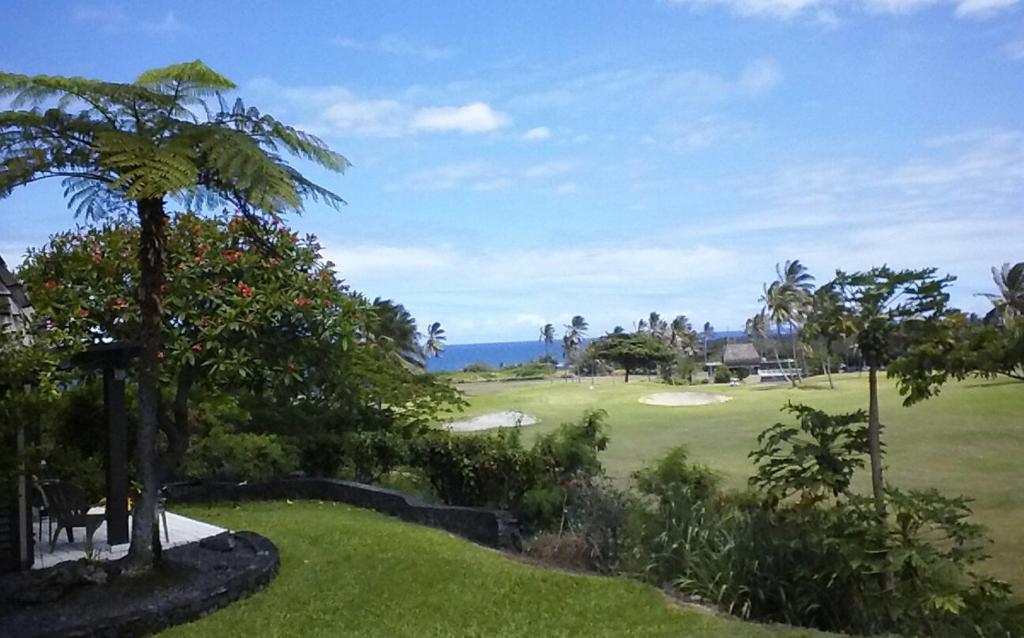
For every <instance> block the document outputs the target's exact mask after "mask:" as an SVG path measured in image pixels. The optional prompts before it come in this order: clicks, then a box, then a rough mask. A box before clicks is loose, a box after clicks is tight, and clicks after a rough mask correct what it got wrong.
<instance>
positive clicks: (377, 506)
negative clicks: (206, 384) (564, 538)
mask: <svg viewBox="0 0 1024 638" xmlns="http://www.w3.org/2000/svg"><path fill="white" fill-rule="evenodd" d="M165 493H166V495H167V498H168V500H169V501H171V502H178V503H212V502H218V501H219V502H223V501H228V502H230V501H243V500H280V499H289V498H290V499H309V500H320V501H335V502H339V503H347V504H349V505H355V506H356V507H363V508H366V509H372V510H376V511H378V512H381V513H383V514H390V515H391V516H395V517H397V518H400V519H402V520H404V521H408V522H410V523H418V524H420V525H427V526H430V527H437V528H440V529H443V530H446V531H449V532H451V533H453V534H457V535H459V536H461V537H463V538H465V539H467V540H471V541H473V542H475V543H480V544H481V545H487V546H489V547H497V548H500V549H520V548H521V538H520V533H519V522H518V521H517V520H516V519H515V517H514V516H512V514H511V513H509V512H506V511H504V510H495V509H485V508H480V507H457V506H454V505H433V504H430V503H427V502H425V501H423V499H421V498H419V497H416V496H412V495H411V494H405V493H404V492H399V491H396V490H391V489H387V488H383V487H377V486H375V485H367V484H365V483H356V482H354V481H342V480H338V479H317V478H291V479H278V480H272V481H266V482H261V483H230V482H222V481H207V482H194V483H176V484H172V485H168V486H167V487H166V488H165Z"/></svg>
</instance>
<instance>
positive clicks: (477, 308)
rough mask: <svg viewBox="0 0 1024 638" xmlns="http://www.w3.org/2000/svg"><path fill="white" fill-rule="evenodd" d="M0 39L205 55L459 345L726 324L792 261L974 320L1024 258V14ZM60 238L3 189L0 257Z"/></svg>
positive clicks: (877, 4) (87, 58) (107, 69)
mask: <svg viewBox="0 0 1024 638" xmlns="http://www.w3.org/2000/svg"><path fill="white" fill-rule="evenodd" d="M292 4H295V5H301V6H300V7H298V8H296V7H294V6H289V5H292ZM0 37H2V39H3V42H4V46H3V47H2V48H0V68H2V69H4V70H8V71H14V72H19V73H30V74H35V73H48V74H62V75H82V76H88V77H98V78H104V79H110V80H119V81H128V80H131V79H133V78H134V77H135V76H137V75H138V74H139V73H140V72H142V71H144V70H146V69H148V68H152V67H156V66H162V65H166V64H170V63H174V62H180V61H185V60H191V59H195V58H200V59H202V60H203V61H204V62H206V63H207V64H209V65H210V66H212V67H213V68H215V69H216V70H218V71H220V72H221V73H223V74H225V75H227V76H228V77H230V78H232V79H233V80H234V81H235V82H237V83H238V85H239V94H240V95H241V96H242V97H244V98H245V99H246V100H247V101H248V102H251V103H253V104H255V105H257V106H259V107H260V108H261V109H263V110H265V111H267V112H270V113H273V114H274V115H276V116H278V117H279V118H281V119H283V120H285V121H287V122H289V123H292V124H295V125H298V126H301V127H304V128H305V129H307V130H309V131H311V132H314V133H316V134H318V135H320V136H321V137H323V138H324V139H325V140H326V141H328V142H329V143H330V144H331V145H332V146H333V147H334V148H335V149H337V150H338V151H340V152H342V153H343V154H345V155H346V156H347V157H348V158H349V159H350V160H351V161H352V162H353V164H354V167H353V168H352V169H351V170H350V171H349V172H348V173H346V174H345V175H344V176H336V175H323V174H319V173H317V172H315V171H313V172H312V174H313V176H314V177H318V178H320V179H321V181H322V183H323V184H324V185H326V186H328V187H330V188H332V189H333V190H335V191H336V192H338V193H339V194H341V195H342V196H343V197H345V198H346V199H347V200H348V202H349V205H348V206H347V207H345V208H344V209H343V210H342V211H340V212H334V211H331V210H324V209H321V208H319V207H317V206H316V205H312V206H311V207H310V209H309V210H308V212H307V214H306V215H305V216H303V217H302V218H298V219H295V220H294V222H295V225H296V226H297V227H298V228H300V229H301V230H303V231H307V232H313V233H316V234H317V235H318V236H319V237H320V238H321V240H322V242H323V243H324V244H325V245H326V253H327V255H328V256H329V257H330V258H331V259H332V260H334V261H335V262H336V263H338V264H339V270H340V272H341V274H342V276H343V277H345V278H346V279H347V280H348V281H349V283H351V284H352V285H353V286H354V287H355V288H356V289H358V290H360V291H363V292H364V293H366V294H367V295H369V296H371V297H373V296H378V295H379V296H383V297H391V298H394V299H396V300H398V301H401V302H403V303H404V304H405V305H406V306H407V307H408V308H409V309H410V310H411V312H412V313H413V314H414V315H415V316H416V317H417V318H418V319H419V320H420V322H421V324H426V323H428V322H431V321H441V322H442V324H443V325H444V326H445V327H446V329H447V331H448V335H449V340H450V341H451V342H453V343H468V342H479V341H502V340H513V339H533V338H536V335H537V330H538V327H539V326H540V325H541V324H543V323H545V322H552V323H555V324H556V325H557V324H561V323H565V322H567V321H568V319H569V317H571V316H572V315H574V314H582V315H584V316H585V317H586V318H587V319H588V320H589V321H590V324H591V326H592V332H594V333H600V332H603V331H605V330H610V329H611V328H612V327H613V326H615V325H616V324H621V325H623V326H626V327H629V326H631V325H632V323H633V322H634V321H635V320H636V319H638V318H639V317H641V316H644V315H646V314H647V313H648V312H649V311H651V310H657V311H659V312H661V314H662V315H665V316H674V315H676V314H680V313H683V314H686V315H688V316H689V317H690V318H691V319H692V320H693V322H694V323H695V324H698V325H699V324H701V323H703V322H704V321H705V320H710V321H711V322H712V323H713V324H714V325H715V326H716V327H718V328H720V329H739V328H742V325H743V321H744V319H745V318H746V317H749V316H750V315H752V314H753V313H755V312H756V311H757V310H758V304H757V297H758V295H759V293H760V289H761V284H762V282H764V281H767V280H770V279H771V278H772V277H773V276H774V265H775V263H776V262H779V261H784V260H786V259H800V260H801V261H803V262H804V263H805V264H807V265H808V266H809V267H810V268H811V270H812V272H813V273H814V274H816V275H817V276H818V278H819V280H820V281H825V280H827V279H828V278H829V277H830V275H831V273H833V272H834V270H835V269H836V268H843V269H858V268H867V267H870V266H872V265H880V264H882V263H888V264H890V265H893V266H897V267H921V266H928V265H931V266H937V267H939V268H941V269H943V270H944V271H947V272H950V273H952V274H955V275H958V276H959V278H960V280H959V282H958V284H957V286H956V289H955V294H954V301H955V302H956V303H957V304H958V305H959V306H961V307H963V308H966V309H969V310H976V311H981V310H984V309H985V306H986V303H987V302H986V301H985V300H984V299H981V298H979V297H976V296H975V293H978V292H983V291H988V290H991V289H992V288H993V285H992V283H991V279H990V277H991V275H990V272H989V268H990V267H991V266H993V265H996V264H1001V263H1003V262H1006V261H1014V262H1016V261H1020V260H1022V259H1024V215H1022V210H1021V208H1022V207H1021V204H1022V203H1024V108H1022V105H1024V99H1022V98H1024V83H1022V79H1024V7H1022V6H1021V3H1019V2H1018V0H858V1H840V0H832V1H829V0H676V1H663V0H662V1H659V0H650V1H641V0H636V1H629V2H626V1H622V2H606V3H598V2H554V3H553V2H517V3H492V2H444V3H419V2H408V3H390V2H346V3H334V2H319V3H317V2H302V3H283V2H281V3H270V2H267V3H251V2H250V3H241V2H189V1H178V2H173V3H161V2H151V3H145V6H142V3H121V4H117V3H81V4H75V3H71V2H42V1H35V2H27V1H20V0H16V1H14V2H9V3H8V5H7V10H6V11H5V19H4V21H3V23H2V25H0ZM74 222H75V220H74V219H73V217H72V215H71V214H70V212H68V210H67V209H66V207H65V205H64V203H63V200H62V198H61V192H60V189H59V185H58V184H56V183H54V184H48V185H37V186H32V187H29V188H26V189H22V190H20V191H17V192H16V193H15V194H14V195H12V196H11V197H9V198H8V199H6V200H3V201H0V253H2V254H3V255H5V257H6V258H7V260H8V261H9V262H17V261H18V260H19V258H20V256H21V255H22V254H23V252H24V249H25V248H26V247H27V246H30V245H39V244H41V243H43V242H44V241H45V240H46V238H47V236H48V235H49V234H50V233H52V232H56V231H58V230H62V229H64V228H67V227H70V226H71V225H73V224H74Z"/></svg>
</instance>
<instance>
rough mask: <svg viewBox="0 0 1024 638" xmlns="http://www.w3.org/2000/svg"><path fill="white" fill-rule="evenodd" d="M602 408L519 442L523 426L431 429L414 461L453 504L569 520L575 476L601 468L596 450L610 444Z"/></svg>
mask: <svg viewBox="0 0 1024 638" xmlns="http://www.w3.org/2000/svg"><path fill="white" fill-rule="evenodd" d="M604 418H605V413H604V412H603V411H590V412H587V413H585V414H584V416H583V418H582V419H581V420H580V421H579V422H578V423H567V424H563V425H562V426H560V427H559V429H558V430H556V431H554V432H551V433H548V434H545V435H543V436H541V437H539V438H538V439H537V441H536V442H535V443H534V445H533V446H532V447H531V448H526V447H525V446H524V445H523V443H522V437H521V434H520V430H519V428H508V429H502V430H498V431H497V432H495V433H487V434H453V433H451V432H448V431H434V432H431V433H430V434H428V435H427V436H425V437H423V438H422V439H421V440H419V441H418V442H416V443H415V444H414V445H413V447H412V451H411V456H410V461H411V463H412V465H414V466H415V467H417V468H419V469H420V470H421V471H422V472H423V474H424V476H425V477H426V478H427V480H428V481H429V482H430V484H431V486H432V487H433V489H434V492H435V493H436V494H437V496H438V497H439V498H440V499H441V500H442V501H443V502H445V503H448V504H449V505H468V506H477V507H500V508H504V509H509V510H512V511H513V512H514V513H515V514H516V515H517V516H518V517H519V518H520V521H521V522H522V523H523V524H524V526H525V527H526V528H527V529H550V528H553V527H557V526H559V525H562V524H564V518H565V514H566V508H567V507H568V505H569V504H570V503H571V501H572V499H573V498H574V494H575V492H574V485H575V482H576V481H578V480H581V479H585V478H587V477H592V476H596V475H597V474H598V473H600V471H601V463H600V461H599V460H598V458H597V455H598V453H599V452H600V451H602V450H604V448H605V446H607V444H608V437H607V435H606V434H605V425H604Z"/></svg>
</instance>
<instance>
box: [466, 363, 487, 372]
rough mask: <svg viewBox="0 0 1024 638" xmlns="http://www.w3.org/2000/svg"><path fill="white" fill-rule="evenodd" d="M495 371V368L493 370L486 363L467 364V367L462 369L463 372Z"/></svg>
mask: <svg viewBox="0 0 1024 638" xmlns="http://www.w3.org/2000/svg"><path fill="white" fill-rule="evenodd" d="M493 369H494V368H492V367H491V366H490V365H488V364H486V363H482V362H478V363H470V364H467V365H466V366H465V367H463V368H462V371H463V372H490V371H492V370H493Z"/></svg>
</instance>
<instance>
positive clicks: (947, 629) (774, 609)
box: [635, 405, 1024, 636]
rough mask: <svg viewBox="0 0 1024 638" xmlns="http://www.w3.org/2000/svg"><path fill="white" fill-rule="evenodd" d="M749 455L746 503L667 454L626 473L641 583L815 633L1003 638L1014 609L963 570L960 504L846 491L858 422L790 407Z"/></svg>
mask: <svg viewBox="0 0 1024 638" xmlns="http://www.w3.org/2000/svg"><path fill="white" fill-rule="evenodd" d="M787 409H788V410H789V411H791V412H793V413H794V414H795V415H796V416H797V417H798V424H797V425H796V426H793V425H788V424H776V425H775V426H773V427H771V428H769V429H768V430H766V431H765V432H764V433H762V435H761V436H760V437H759V439H758V441H759V443H760V444H761V449H760V450H758V451H755V452H754V453H752V455H751V456H752V457H753V458H754V460H755V463H756V464H757V474H756V475H755V476H754V477H753V478H752V479H751V485H752V486H754V487H757V488H759V489H760V490H761V491H760V492H759V493H753V492H751V493H724V492H721V491H720V490H719V488H718V486H717V481H716V480H715V478H714V477H713V475H710V474H709V473H708V472H707V470H706V469H704V468H699V467H693V466H690V465H688V464H687V463H686V457H685V452H684V451H682V450H679V449H677V450H672V451H670V453H669V454H668V455H666V457H665V458H663V459H662V460H661V461H659V462H658V463H657V464H656V465H655V466H654V467H652V468H649V469H647V470H643V471H641V472H638V473H637V474H636V475H635V479H636V482H637V487H638V489H640V491H641V492H642V493H644V494H645V495H647V496H648V497H649V501H648V506H647V507H646V508H645V509H643V510H642V511H641V513H640V514H639V516H640V520H641V527H640V534H639V536H638V538H639V541H638V545H637V555H638V557H639V558H640V560H641V563H640V565H641V573H642V574H643V575H644V576H645V577H646V578H648V579H649V580H652V581H654V582H657V583H659V584H660V583H664V582H666V581H668V582H672V583H673V584H674V585H675V586H676V587H677V588H678V589H680V590H681V591H683V592H684V593H686V594H689V595H691V596H696V597H699V598H700V599H702V600H706V601H710V602H713V603H715V604H717V605H719V606H721V607H722V608H723V609H725V610H727V611H729V612H731V613H734V614H737V615H740V616H743V617H747V618H753V619H757V620H760V621H768V622H784V623H788V624H793V625H803V626H810V627H816V628H819V629H825V630H834V631H844V632H852V633H863V634H875V633H887V632H895V633H902V634H907V635H928V636H1009V635H1020V632H1022V631H1024V611H1022V607H1021V606H1020V605H1019V604H1016V603H1014V602H1013V600H1012V598H1011V596H1010V590H1009V587H1008V586H1007V585H1005V584H1004V583H1000V582H998V581H995V580H993V579H989V578H985V577H981V576H979V575H978V574H976V573H975V572H974V571H973V567H974V566H975V565H976V564H977V563H978V561H980V560H982V559H983V558H984V553H983V549H984V546H985V545H986V543H987V539H986V538H985V537H984V535H983V533H982V530H981V528H980V527H979V526H977V525H973V524H971V523H970V522H969V516H970V508H969V502H968V501H967V500H966V499H963V498H947V497H943V496H941V495H939V494H938V493H937V492H935V491H924V492H922V491H909V492H901V491H898V490H895V489H889V490H888V491H887V493H886V496H887V498H886V502H887V506H888V510H887V512H886V513H885V514H882V513H880V512H879V509H878V507H877V505H876V503H875V502H874V500H873V499H870V498H866V497H861V496H858V495H856V494H853V493H851V492H850V485H851V482H852V480H853V477H854V473H855V471H856V470H857V469H859V468H861V467H862V466H863V465H864V459H863V454H864V448H865V445H866V444H865V439H864V433H863V430H864V426H863V423H862V422H863V418H864V415H863V413H861V412H855V413H852V414H840V415H829V414H826V413H824V412H821V411H819V410H814V409H812V408H808V407H806V406H798V405H789V406H787Z"/></svg>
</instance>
